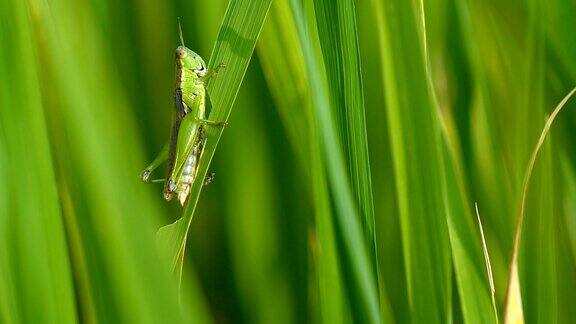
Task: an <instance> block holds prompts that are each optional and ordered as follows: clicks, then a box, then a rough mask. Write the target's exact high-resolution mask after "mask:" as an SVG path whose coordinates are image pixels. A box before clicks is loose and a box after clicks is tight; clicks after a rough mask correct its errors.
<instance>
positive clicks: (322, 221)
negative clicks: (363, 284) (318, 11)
mask: <svg viewBox="0 0 576 324" xmlns="http://www.w3.org/2000/svg"><path fill="white" fill-rule="evenodd" d="M295 14H303V13H302V12H299V13H295V12H293V11H292V9H291V8H290V4H289V1H288V0H276V1H275V2H274V3H273V4H272V9H271V12H270V15H269V17H268V21H267V25H266V26H265V29H264V31H263V32H262V36H261V37H260V41H259V44H258V54H259V57H260V59H261V62H262V65H263V69H264V72H265V75H266V77H267V81H268V85H269V87H270V89H271V92H272V94H273V96H274V97H275V100H276V106H277V108H278V111H279V113H280V116H281V117H282V119H283V122H284V125H285V128H286V129H287V130H288V135H289V136H290V139H291V141H292V144H293V145H294V147H295V148H296V151H297V152H298V153H299V154H298V156H299V158H300V162H301V164H302V167H303V170H304V171H305V172H306V174H305V175H304V176H303V177H302V181H303V182H304V181H306V179H309V181H310V185H311V187H312V189H311V194H312V198H313V203H314V214H315V225H316V226H315V234H314V235H313V236H312V240H311V243H310V245H311V250H312V253H313V259H312V261H313V262H314V270H315V274H316V276H315V280H314V282H316V281H317V283H318V288H317V289H315V291H317V293H315V294H314V295H315V296H316V295H317V296H318V298H319V302H318V304H319V314H321V317H320V318H322V321H323V322H325V323H346V322H347V319H348V318H349V316H350V315H349V313H350V310H349V309H348V306H347V304H346V297H345V296H344V292H343V285H342V281H341V278H342V273H341V270H340V265H339V262H338V260H339V258H338V254H337V247H336V240H335V234H334V229H333V222H332V218H331V217H332V215H331V207H330V196H329V194H328V187H327V182H326V178H325V174H326V171H325V169H324V165H323V163H322V155H321V150H320V145H321V144H320V142H319V137H318V132H317V130H316V127H315V124H316V123H315V117H314V111H313V107H312V98H311V94H310V90H309V89H310V86H309V77H308V75H307V74H306V72H307V71H306V64H305V61H304V54H303V50H302V47H301V45H300V42H299V37H300V36H299V35H298V30H297V28H296V18H295V17H294V15H295ZM302 19H303V18H302ZM303 187H305V188H306V187H307V186H306V183H303ZM316 245H317V246H318V247H316Z"/></svg>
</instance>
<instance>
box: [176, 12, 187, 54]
mask: <svg viewBox="0 0 576 324" xmlns="http://www.w3.org/2000/svg"><path fill="white" fill-rule="evenodd" d="M178 35H180V43H181V44H182V46H184V47H186V45H184V36H182V25H181V24H180V17H178Z"/></svg>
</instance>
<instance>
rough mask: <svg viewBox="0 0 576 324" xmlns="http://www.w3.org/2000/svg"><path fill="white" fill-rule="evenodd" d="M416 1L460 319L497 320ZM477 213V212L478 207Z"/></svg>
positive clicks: (482, 248) (480, 238) (489, 280)
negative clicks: (438, 144)
mask: <svg viewBox="0 0 576 324" xmlns="http://www.w3.org/2000/svg"><path fill="white" fill-rule="evenodd" d="M419 3H420V15H421V18H422V29H423V31H422V35H423V38H424V40H423V43H424V51H425V53H424V54H425V60H426V74H427V79H428V86H429V89H430V93H431V96H432V98H433V102H434V107H435V110H436V112H437V113H438V117H439V121H440V124H441V129H442V135H443V136H442V146H443V154H444V156H443V163H444V170H443V171H444V175H443V178H444V179H445V181H444V183H443V186H444V188H445V189H444V190H445V192H444V195H445V197H444V200H445V204H446V207H447V213H446V220H447V225H448V233H449V236H450V245H451V252H452V260H453V264H454V274H455V279H456V284H457V289H458V292H459V301H458V302H459V304H460V306H461V308H462V314H463V318H464V321H465V322H466V323H498V311H497V307H496V301H495V296H494V291H495V290H494V281H493V273H492V270H491V263H490V260H489V259H488V250H487V246H486V242H485V239H484V231H483V228H482V225H481V222H480V215H479V214H478V213H477V219H478V222H479V224H480V235H478V233H477V231H476V227H475V226H474V221H473V216H472V213H471V206H470V204H469V203H468V199H467V197H468V195H467V191H466V186H465V179H464V172H463V166H462V165H463V164H462V158H461V155H460V154H459V150H458V149H457V145H458V144H457V140H458V136H457V133H456V132H455V130H454V128H453V125H454V122H453V120H452V115H451V113H450V111H449V110H448V109H441V108H440V106H439V105H440V104H439V101H438V99H437V96H436V92H435V91H434V90H435V88H434V84H433V82H434V81H433V80H434V79H433V70H432V66H431V63H430V47H429V46H428V42H429V41H428V30H427V25H426V12H427V11H426V10H425V6H424V2H423V1H422V0H420V2H419ZM476 212H478V210H477V208H476ZM480 243H482V244H480ZM482 254H483V255H484V261H485V262H484V263H485V266H486V270H487V271H486V274H483V273H482V271H481V269H482V266H481V264H482V261H483V260H482Z"/></svg>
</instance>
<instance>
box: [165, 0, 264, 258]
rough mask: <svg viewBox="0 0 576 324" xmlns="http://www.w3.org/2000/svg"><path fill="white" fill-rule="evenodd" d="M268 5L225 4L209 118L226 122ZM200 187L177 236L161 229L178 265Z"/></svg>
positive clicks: (210, 142)
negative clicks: (223, 65)
mask: <svg viewBox="0 0 576 324" xmlns="http://www.w3.org/2000/svg"><path fill="white" fill-rule="evenodd" d="M271 2H272V1H271V0H262V1H251V0H231V1H230V3H229V4H228V8H227V9H226V14H225V16H224V20H223V21H222V26H221V27H220V32H219V34H218V39H217V40H216V44H215V45H214V49H213V51H212V55H211V57H210V63H209V68H213V67H215V66H217V65H219V64H220V63H224V64H226V68H225V69H224V70H223V71H222V72H220V73H219V74H218V76H217V77H216V78H214V79H213V80H212V81H211V82H210V84H209V85H208V92H209V94H210V98H211V99H212V107H213V108H212V111H211V113H210V116H209V119H211V120H228V116H230V112H231V110H232V105H233V104H234V100H235V99H236V94H237V93H238V90H239V89H240V85H241V84H242V79H243V78H244V74H245V73H246V69H247V68H248V64H249V63H250V58H251V57H252V52H253V51H254V47H255V46H256V41H257V40H258V36H259V34H260V30H261V29H262V25H263V24H264V20H265V18H266V15H267V13H268V9H269V8H270V4H271ZM222 132H223V129H219V130H214V131H209V134H208V135H209V136H208V138H207V140H206V145H205V147H204V153H203V155H202V159H201V161H200V166H199V169H198V173H197V179H204V178H205V177H206V174H207V172H208V167H209V165H210V161H211V160H212V157H213V156H214V153H215V151H216V146H217V145H218V141H219V140H220V137H221V136H222ZM202 184H203V181H195V183H194V184H193V186H192V189H191V190H190V196H189V198H188V202H187V204H186V206H185V208H184V212H183V213H182V218H181V220H178V221H177V222H181V223H182V225H181V226H173V227H172V229H173V230H177V233H172V234H168V233H167V231H168V229H163V230H162V229H161V233H163V234H162V236H163V237H172V240H174V238H176V239H175V241H173V242H171V243H170V246H172V248H173V250H172V251H167V253H169V254H173V255H175V256H174V257H170V259H171V260H173V262H176V263H181V262H183V260H184V256H183V253H184V248H183V246H184V242H185V241H186V236H187V235H188V229H189V227H190V224H191V222H192V216H193V214H194V210H195V209H196V204H197V203H198V199H199V197H200V192H201V190H202ZM169 226H170V225H169ZM160 245H163V244H162V243H161V244H160ZM172 267H173V268H174V269H179V268H181V267H182V265H181V264H173V265H172Z"/></svg>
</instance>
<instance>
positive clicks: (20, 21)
mask: <svg viewBox="0 0 576 324" xmlns="http://www.w3.org/2000/svg"><path fill="white" fill-rule="evenodd" d="M28 10H29V8H28V6H27V3H26V2H25V1H0V49H1V50H0V156H1V157H0V187H2V189H1V192H0V196H1V197H2V198H0V287H1V288H0V322H3V323H40V322H42V323H76V322H77V321H78V318H77V308H76V301H75V296H74V284H73V279H72V273H71V271H70V259H69V256H68V254H67V246H66V234H65V230H64V227H63V222H62V213H61V212H62V211H61V209H60V206H59V202H58V193H57V188H56V179H55V175H54V169H53V163H52V156H51V153H50V143H49V141H48V127H47V125H46V120H45V114H44V107H43V105H42V98H41V91H40V82H39V80H38V72H39V70H40V67H39V66H38V65H37V60H36V59H37V57H36V55H37V53H36V49H35V48H34V38H33V30H32V22H31V21H30V19H29V18H30V15H29V11H28Z"/></svg>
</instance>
